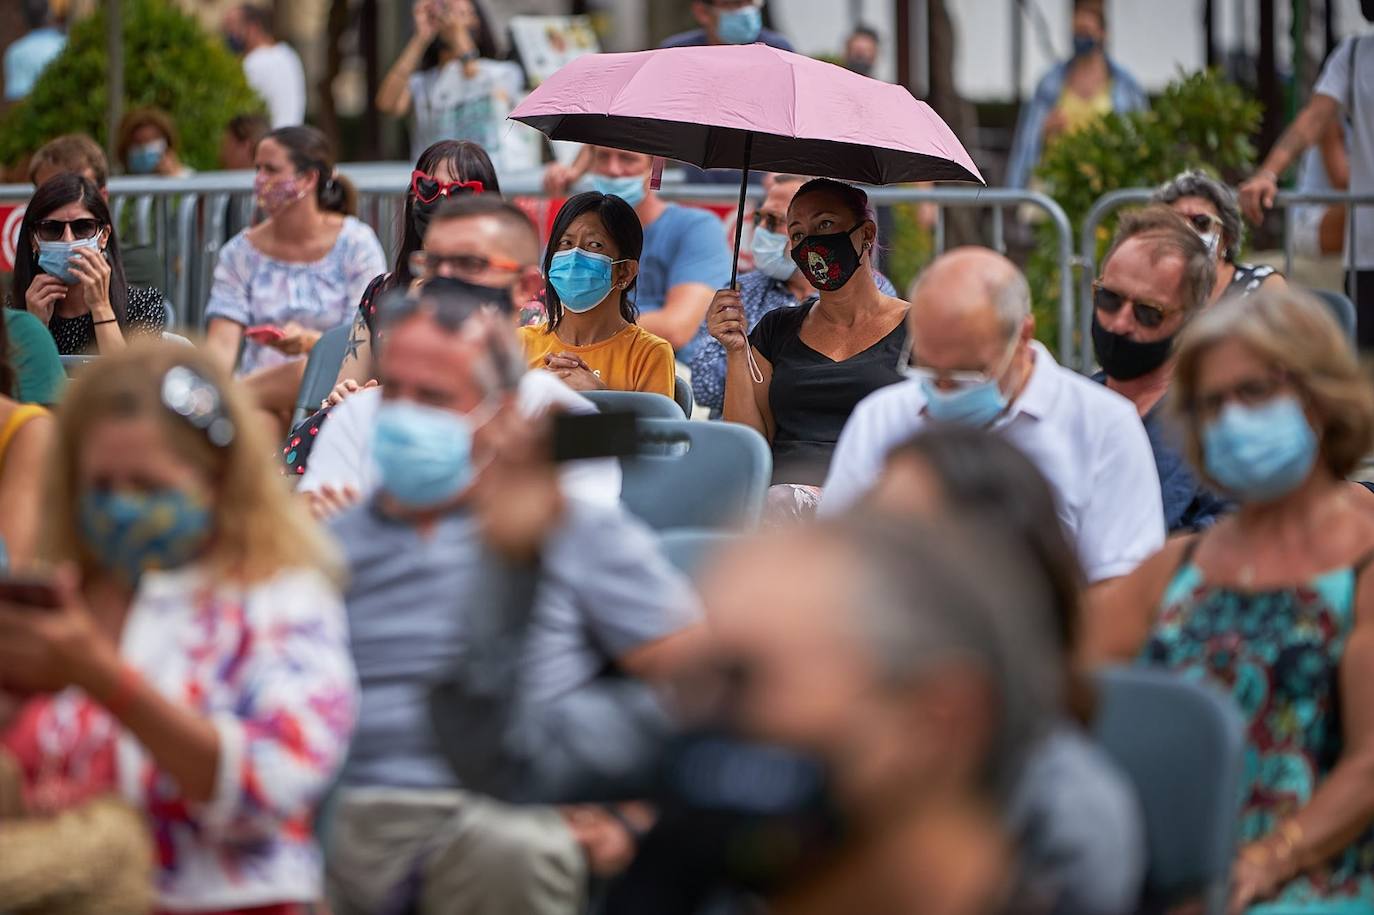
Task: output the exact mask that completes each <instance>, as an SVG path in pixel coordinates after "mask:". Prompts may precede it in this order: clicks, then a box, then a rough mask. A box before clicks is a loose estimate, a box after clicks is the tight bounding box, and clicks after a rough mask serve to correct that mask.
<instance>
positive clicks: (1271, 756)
mask: <svg viewBox="0 0 1374 915" xmlns="http://www.w3.org/2000/svg"><path fill="white" fill-rule="evenodd" d="M1172 390H1173V397H1174V400H1175V409H1176V410H1177V411H1178V413H1179V415H1180V418H1181V420H1182V423H1183V427H1184V432H1185V437H1186V450H1187V453H1188V455H1189V458H1190V460H1191V461H1192V462H1193V464H1194V465H1195V467H1196V469H1197V472H1198V474H1199V475H1200V476H1201V477H1202V479H1203V480H1204V481H1205V482H1206V483H1207V484H1208V485H1209V486H1211V487H1213V488H1215V489H1216V490H1218V491H1222V492H1225V493H1227V494H1229V495H1230V496H1232V497H1234V498H1235V499H1236V500H1237V501H1238V503H1239V508H1238V509H1237V511H1236V513H1235V514H1234V515H1231V516H1229V517H1227V518H1224V519H1223V520H1221V521H1219V522H1218V523H1217V524H1216V525H1215V526H1214V527H1212V528H1209V529H1208V530H1207V531H1205V532H1204V533H1202V534H1200V535H1198V536H1197V537H1194V538H1191V539H1177V540H1174V541H1171V542H1170V543H1169V544H1168V545H1166V546H1165V547H1164V549H1163V550H1162V551H1161V552H1160V553H1159V554H1157V555H1156V556H1154V557H1153V558H1152V559H1150V560H1147V561H1146V562H1145V563H1144V564H1143V565H1142V566H1141V567H1140V568H1139V569H1137V570H1136V572H1134V573H1132V575H1131V576H1130V577H1128V578H1127V579H1125V580H1124V581H1123V582H1122V589H1121V591H1120V592H1119V597H1120V600H1119V601H1118V602H1117V603H1116V604H1115V605H1114V607H1113V610H1112V615H1111V617H1110V619H1108V618H1106V617H1102V618H1099V619H1096V620H1091V619H1090V623H1095V624H1096V625H1090V626H1089V632H1088V639H1089V644H1091V645H1093V646H1094V647H1095V648H1096V649H1097V650H1096V652H1095V653H1096V654H1098V655H1099V656H1101V655H1105V656H1109V657H1110V656H1116V657H1139V659H1140V661H1141V662H1142V663H1145V664H1150V665H1155V666H1160V667H1165V668H1169V669H1171V670H1175V671H1178V672H1180V673H1182V674H1184V675H1185V676H1188V677H1193V678H1201V679H1207V680H1210V681H1212V682H1213V683H1215V684H1217V685H1219V686H1221V687H1222V688H1224V689H1226V690H1227V691H1228V692H1230V693H1231V694H1232V695H1233V696H1234V697H1235V699H1236V702H1237V704H1238V705H1239V707H1240V710H1241V712H1242V714H1243V715H1244V717H1245V720H1246V724H1247V744H1248V746H1247V752H1246V757H1247V764H1246V768H1245V774H1244V783H1243V786H1242V790H1243V795H1242V808H1241V819H1240V830H1239V832H1240V839H1241V843H1242V844H1241V848H1240V852H1239V854H1238V856H1237V858H1236V862H1235V865H1234V868H1233V875H1232V892H1233V899H1232V903H1233V907H1232V909H1231V911H1233V912H1240V911H1244V910H1245V908H1246V907H1247V906H1250V905H1252V904H1255V903H1259V902H1263V901H1266V900H1274V901H1275V902H1276V903H1278V907H1277V908H1281V909H1282V910H1283V911H1285V912H1287V911H1299V910H1301V911H1303V912H1312V913H1338V912H1355V911H1365V912H1367V911H1374V878H1371V876H1370V868H1369V862H1370V861H1371V860H1374V841H1371V838H1370V835H1371V834H1370V833H1369V827H1370V825H1371V823H1374V715H1371V714H1370V711H1369V710H1370V709H1371V708H1374V575H1371V574H1369V572H1368V566H1369V564H1370V561H1371V560H1374V513H1371V512H1370V511H1369V509H1368V507H1367V506H1366V505H1364V504H1363V499H1362V496H1361V494H1360V493H1359V492H1358V490H1357V489H1356V487H1354V486H1351V485H1349V484H1348V483H1347V482H1346V477H1347V475H1348V474H1350V473H1351V472H1352V471H1353V470H1354V469H1355V468H1356V467H1357V466H1358V465H1359V463H1360V462H1361V461H1362V459H1363V458H1364V455H1366V454H1368V453H1369V450H1370V446H1371V445H1372V444H1374V392H1371V391H1370V388H1369V384H1368V381H1367V380H1366V379H1365V378H1364V377H1363V376H1362V375H1361V373H1360V370H1359V368H1358V365H1357V363H1356V361H1355V356H1354V354H1353V353H1352V351H1351V348H1350V345H1349V342H1348V341H1347V340H1346V338H1345V336H1344V335H1343V333H1342V332H1341V330H1340V328H1338V327H1337V326H1336V323H1335V321H1334V320H1333V319H1332V317H1331V315H1330V314H1329V313H1328V312H1327V310H1326V309H1325V307H1324V306H1322V305H1321V304H1320V303H1319V302H1316V301H1314V300H1312V299H1309V298H1307V297H1305V296H1301V295H1296V294H1294V293H1290V292H1282V293H1271V292H1260V293H1257V294H1256V295H1253V296H1251V297H1249V298H1245V299H1240V298H1229V299H1227V300H1226V301H1223V302H1221V303H1220V304H1218V305H1215V306H1213V307H1211V308H1209V309H1207V310H1206V311H1204V312H1203V313H1202V314H1201V315H1199V316H1198V317H1197V318H1195V319H1194V320H1193V321H1192V323H1191V324H1189V325H1188V327H1186V328H1185V329H1184V331H1183V334H1182V337H1181V338H1180V343H1179V350H1178V361H1177V365H1176V367H1175V375H1174V380H1173V388H1172ZM1277 908H1276V909H1275V910H1276V911H1277ZM1253 911H1256V912H1258V911H1260V909H1255V910H1253Z"/></svg>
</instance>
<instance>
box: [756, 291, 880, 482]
mask: <svg viewBox="0 0 1374 915" xmlns="http://www.w3.org/2000/svg"><path fill="white" fill-rule="evenodd" d="M815 304H816V303H815V301H811V302H807V303H806V304H804V305H801V306H799V307H797V308H779V309H777V310H776V311H770V312H769V313H768V314H766V315H764V316H763V317H762V318H761V319H760V320H759V323H758V325H757V326H756V327H755V328H754V329H753V331H752V332H751V333H750V334H749V343H750V344H751V345H752V346H753V347H754V349H755V350H757V351H758V353H759V355H760V356H763V358H765V359H767V360H768V362H769V364H771V365H772V366H773V379H772V382H771V383H770V384H769V385H768V406H769V408H770V409H771V410H772V412H773V429H774V431H773V482H774V483H805V484H806V485H808V486H821V485H823V484H824V483H825V477H826V474H827V473H828V472H829V470H830V459H831V457H833V456H834V454H835V443H836V442H838V441H839V440H840V432H841V430H843V429H844V424H845V423H846V422H847V421H848V420H849V414H851V413H853V412H854V408H855V407H856V406H858V405H859V401H861V400H863V399H864V398H865V397H867V396H868V395H869V394H872V393H873V392H874V391H876V390H878V389H879V388H882V387H886V386H887V385H890V384H896V383H897V382H899V381H901V380H902V378H903V375H902V368H904V367H905V366H906V361H907V343H906V319H905V318H903V319H902V320H901V321H898V322H897V326H896V327H894V328H892V330H891V331H890V332H888V334H887V336H885V337H883V338H882V339H881V340H879V341H878V342H877V343H874V344H873V345H872V346H870V347H869V348H868V349H866V350H864V351H863V352H861V353H856V354H854V355H853V356H850V357H849V358H848V359H845V360H844V361H843V362H836V361H835V360H833V359H831V358H830V357H829V356H825V355H822V354H821V353H818V352H816V351H815V350H814V349H812V348H811V347H809V346H807V345H806V344H805V343H804V342H802V339H801V329H802V323H803V322H804V321H805V320H806V316H807V314H809V313H810V311H811V309H812V308H813V307H814V306H815Z"/></svg>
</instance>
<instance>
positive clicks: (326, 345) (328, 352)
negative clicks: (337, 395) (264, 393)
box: [291, 322, 353, 428]
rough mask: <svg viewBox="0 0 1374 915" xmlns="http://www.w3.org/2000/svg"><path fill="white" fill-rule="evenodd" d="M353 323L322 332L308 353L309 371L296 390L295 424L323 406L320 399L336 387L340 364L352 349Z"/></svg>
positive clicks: (293, 425) (293, 419) (306, 365)
mask: <svg viewBox="0 0 1374 915" xmlns="http://www.w3.org/2000/svg"><path fill="white" fill-rule="evenodd" d="M352 327H353V325H352V323H351V322H350V323H348V324H340V325H339V326H338V327H331V328H330V329H329V330H327V331H325V332H324V333H323V334H321V335H320V339H318V340H316V341H315V345H314V347H313V348H311V350H310V355H309V356H308V357H306V363H305V374H304V375H302V376H301V386H300V389H299V391H298V392H297V394H296V415H295V416H293V417H292V418H291V425H292V427H293V428H294V427H295V426H296V425H297V424H299V423H300V421H301V420H303V419H305V417H307V416H309V415H310V414H311V413H313V412H315V411H316V410H318V409H319V408H320V401H322V400H324V399H325V398H326V397H328V396H329V392H330V391H332V390H334V382H335V381H336V380H337V379H338V377H339V366H341V365H343V361H344V354H345V353H346V352H347V351H348V333H349V331H350V330H351V329H352Z"/></svg>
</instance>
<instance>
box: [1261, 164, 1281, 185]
mask: <svg viewBox="0 0 1374 915" xmlns="http://www.w3.org/2000/svg"><path fill="white" fill-rule="evenodd" d="M1255 177H1256V178H1268V179H1269V180H1270V181H1272V182H1274V183H1275V184H1278V183H1279V176H1278V175H1276V174H1274V173H1273V172H1272V171H1270V170H1269V169H1267V168H1262V169H1260V170H1259V171H1257V172H1255Z"/></svg>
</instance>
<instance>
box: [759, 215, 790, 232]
mask: <svg viewBox="0 0 1374 915" xmlns="http://www.w3.org/2000/svg"><path fill="white" fill-rule="evenodd" d="M786 227H787V217H786V216H778V215H776V214H774V213H765V212H763V211H762V210H759V211H757V212H755V213H754V228H756V229H759V228H762V229H764V230H766V231H769V232H774V233H776V234H778V235H781V234H782V232H783V229H785V228H786Z"/></svg>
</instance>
